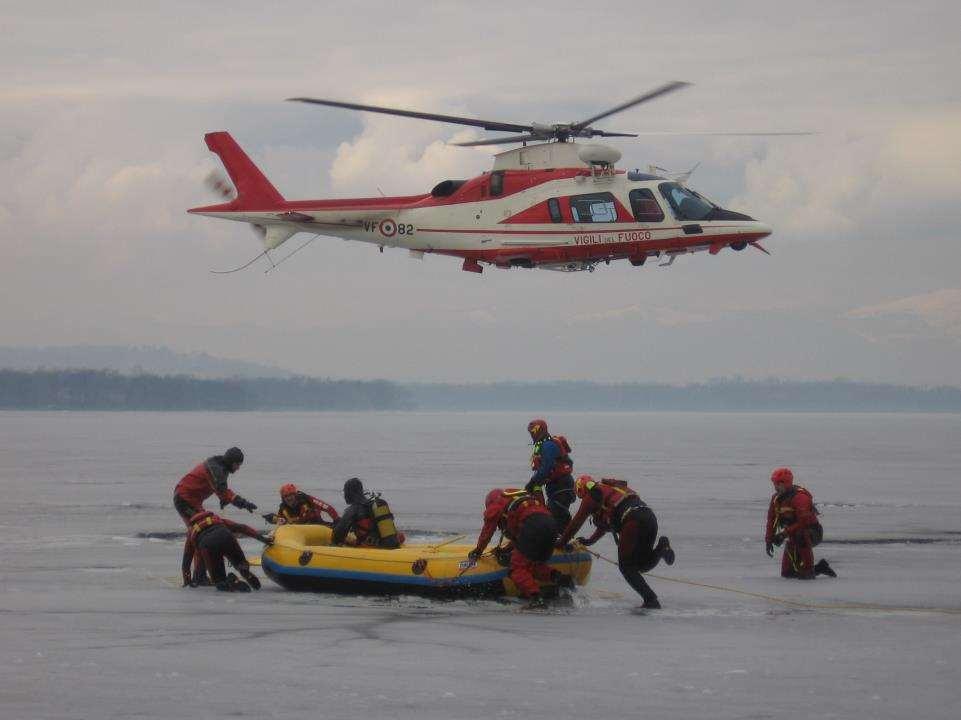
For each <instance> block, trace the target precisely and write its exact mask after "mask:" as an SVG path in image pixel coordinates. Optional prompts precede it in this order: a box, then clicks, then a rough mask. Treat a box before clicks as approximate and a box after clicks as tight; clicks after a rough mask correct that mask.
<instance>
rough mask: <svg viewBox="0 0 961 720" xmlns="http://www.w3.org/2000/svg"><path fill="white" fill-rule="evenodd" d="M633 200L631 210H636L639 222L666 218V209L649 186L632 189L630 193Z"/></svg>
mask: <svg viewBox="0 0 961 720" xmlns="http://www.w3.org/2000/svg"><path fill="white" fill-rule="evenodd" d="M628 198H629V199H630V201H631V210H632V211H633V212H634V219H635V220H637V221H638V222H661V221H663V220H664V211H663V210H661V206H660V205H658V204H657V200H655V199H654V193H652V192H651V191H650V190H648V189H647V188H640V189H638V190H631V194H630V195H628Z"/></svg>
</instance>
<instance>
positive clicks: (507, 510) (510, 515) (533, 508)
mask: <svg viewBox="0 0 961 720" xmlns="http://www.w3.org/2000/svg"><path fill="white" fill-rule="evenodd" d="M503 497H504V498H505V500H507V504H506V505H505V507H504V510H503V512H502V513H501V517H500V520H499V521H498V523H497V524H498V527H499V528H500V529H501V531H502V532H503V533H504V534H505V535H507V537H509V538H511V539H514V538H516V537H517V536H518V534H519V533H520V528H521V524H522V523H523V522H524V521H525V520H526V519H527V518H528V517H530V516H531V515H533V514H536V513H544V514H547V515H550V510H548V509H547V506H545V505H544V503H543V502H542V501H541V499H540V498H539V497H538V496H537V495H532V494H530V493H529V492H527V491H526V490H505V491H504V493H503Z"/></svg>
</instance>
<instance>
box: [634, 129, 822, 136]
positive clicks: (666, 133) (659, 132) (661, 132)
mask: <svg viewBox="0 0 961 720" xmlns="http://www.w3.org/2000/svg"><path fill="white" fill-rule="evenodd" d="M638 135H661V136H669V135H677V136H689V135H711V136H719V137H769V136H784V135H817V133H816V132H812V131H810V130H805V131H802V132H696V131H695V132H674V131H672V130H653V131H651V132H640V133H637V135H635V137H637V136H638Z"/></svg>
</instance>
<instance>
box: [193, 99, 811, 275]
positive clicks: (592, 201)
mask: <svg viewBox="0 0 961 720" xmlns="http://www.w3.org/2000/svg"><path fill="white" fill-rule="evenodd" d="M689 84H690V83H686V82H681V81H674V82H669V83H666V84H664V85H661V86H660V87H657V88H655V89H653V90H651V91H649V92H646V93H644V94H642V95H639V96H637V97H635V98H633V99H631V100H628V101H627V102H624V103H621V104H620V105H617V106H615V107H613V108H610V109H608V110H605V111H603V112H600V113H597V114H595V115H593V116H591V117H589V118H587V119H585V120H580V121H576V122H568V123H550V124H548V123H528V124H520V123H509V122H501V121H493V120H481V119H478V118H468V117H458V116H454V115H440V114H437V113H429V112H420V111H415V110H405V109H399V108H388V107H381V106H376V105H361V104H357V103H350V102H342V101H338V100H325V99H318V98H310V97H297V98H289V100H290V101H292V102H299V103H305V104H310V105H315V106H325V107H332V108H341V109H347V110H354V111H360V112H369V113H380V114H386V115H395V116H400V117H406V118H413V119H420V120H430V121H435V122H442V123H451V124H456V125H465V126H469V127H476V128H481V129H483V130H486V131H496V132H508V133H511V134H510V135H507V136H500V137H489V138H483V139H480V140H474V141H469V142H458V143H451V144H452V145H456V146H462V147H474V146H482V145H507V144H513V145H519V147H516V148H513V149H510V150H506V151H505V152H501V153H498V154H497V155H495V156H494V164H493V167H492V168H491V170H489V171H487V172H484V173H482V174H480V175H478V176H476V177H473V178H471V179H468V180H443V181H441V182H439V183H437V185H435V186H434V187H433V188H432V189H431V190H430V192H427V193H423V194H420V195H407V196H395V197H383V196H382V197H365V198H352V199H336V200H334V199H326V200H287V199H286V198H284V197H283V196H282V195H281V194H280V193H279V192H278V191H277V189H276V188H275V187H274V186H273V185H272V184H271V183H270V181H269V180H268V179H267V177H266V176H265V175H264V174H263V173H262V172H261V171H260V169H259V168H258V167H257V166H256V165H255V164H254V163H253V161H252V160H251V159H250V158H249V157H248V156H247V154H246V153H245V152H244V151H243V150H242V149H241V147H240V146H239V145H238V144H237V142H236V141H235V140H234V139H233V137H231V135H230V134H229V133H227V132H223V131H221V132H212V133H207V134H206V135H205V136H204V139H205V141H206V144H207V147H208V148H209V149H210V150H211V151H212V152H214V153H215V154H217V155H218V156H219V157H220V160H221V162H222V163H223V165H224V167H225V169H226V171H227V174H228V175H229V176H230V180H231V181H232V183H233V187H231V185H230V184H229V183H228V182H227V181H226V179H224V178H222V177H218V176H216V175H214V176H212V177H211V178H208V184H209V185H210V186H211V187H212V188H213V189H214V190H215V191H217V192H218V193H219V194H220V195H221V196H222V197H223V199H224V200H225V202H222V203H220V204H217V205H209V206H205V207H196V208H193V209H190V210H188V211H187V212H189V213H191V214H195V215H203V216H207V217H214V218H222V219H226V220H234V221H240V222H244V223H247V224H249V225H250V226H252V227H253V229H254V230H255V231H256V232H257V234H258V235H259V236H260V238H261V240H262V243H263V247H264V250H263V252H261V253H260V254H259V255H257V256H256V257H254V258H253V259H252V260H251V261H250V262H248V263H246V264H244V265H242V266H240V267H238V268H233V269H231V270H224V271H214V272H221V273H231V272H237V271H238V270H242V269H244V268H246V267H249V266H250V265H252V264H253V263H254V262H255V261H257V260H259V259H260V258H262V257H266V258H267V260H268V261H269V262H270V267H268V269H267V271H268V272H269V271H270V270H272V269H273V268H274V267H276V266H277V265H279V264H280V262H283V261H285V260H287V259H288V258H289V257H291V256H292V255H293V254H295V253H296V252H299V251H300V250H301V249H302V248H303V247H305V246H306V245H307V244H309V243H310V242H312V241H313V240H314V239H315V238H316V237H318V236H331V237H337V238H342V239H345V240H356V241H360V242H366V243H371V244H373V245H375V246H377V247H378V248H379V249H380V252H383V251H384V249H385V248H403V249H407V250H408V251H409V252H410V254H411V256H413V257H415V258H423V257H424V255H425V254H436V255H447V256H452V257H456V258H459V259H460V260H461V261H462V265H461V268H462V269H463V270H465V271H467V272H472V273H481V272H483V270H484V267H485V266H488V267H496V268H505V269H510V268H539V269H546V270H556V271H561V272H578V271H590V272H593V271H594V269H595V268H596V267H597V266H598V265H599V264H601V263H605V264H610V263H611V261H614V260H627V261H628V262H630V264H631V265H633V266H635V267H639V266H642V265H644V264H645V262H646V261H647V260H648V258H657V259H658V264H659V265H662V266H668V265H671V264H673V262H674V260H675V259H676V258H677V257H678V256H679V255H685V254H690V253H695V252H700V251H706V252H708V253H709V254H711V255H716V254H717V253H719V252H720V251H721V250H724V249H726V248H730V249H731V250H734V251H741V250H744V249H745V248H747V247H748V246H752V247H754V248H756V249H758V250H760V251H762V252H764V253H767V254H770V253H768V251H767V250H766V249H765V248H764V247H763V246H762V245H761V244H760V242H759V241H760V240H762V239H763V238H765V237H767V236H768V235H770V234H771V233H772V228H771V227H770V226H769V225H766V224H765V223H763V222H760V221H758V220H756V219H754V218H752V217H750V216H748V215H745V214H743V213H740V212H735V211H733V210H729V209H725V208H723V207H721V206H720V205H718V204H717V203H715V202H713V201H711V200H709V199H708V198H707V197H705V196H704V195H702V194H700V193H698V192H696V191H695V190H693V189H691V188H689V187H688V186H687V184H686V183H687V180H688V179H689V177H690V172H688V173H684V174H680V175H677V176H665V175H668V174H667V173H664V174H657V173H656V172H654V171H655V170H656V171H660V170H661V169H660V168H656V167H654V166H651V167H649V168H648V169H649V170H650V172H641V171H640V170H631V171H625V170H622V169H618V168H616V166H615V164H616V163H617V161H618V160H620V158H621V153H620V151H618V150H617V149H616V148H613V147H610V146H607V145H602V144H599V143H595V142H577V140H580V139H586V140H588V141H591V140H593V139H594V138H597V137H601V138H608V137H637V133H625V132H613V131H608V130H602V129H599V128H595V127H594V126H593V124H594V123H596V122H598V121H600V120H603V119H605V118H608V117H610V116H612V115H614V114H616V113H620V112H623V111H625V110H627V109H629V108H633V107H635V106H638V105H641V104H644V103H647V102H649V101H651V100H654V99H656V98H659V97H662V96H664V95H667V94H670V93H673V92H675V91H677V90H680V89H682V88H684V87H687V86H688V85H689ZM651 134H661V133H651ZM668 134H677V133H668ZM691 134H697V135H807V134H810V133H803V132H772V133H691ZM691 172H693V169H692V171H691ZM298 233H310V234H311V236H312V237H311V238H310V239H309V240H307V241H306V242H305V243H303V244H301V245H300V246H299V247H297V248H296V249H295V250H294V251H292V252H290V253H289V254H288V255H286V256H285V257H284V258H281V259H280V261H279V262H275V260H274V258H273V257H272V256H271V254H270V253H271V252H272V251H275V250H277V248H279V247H280V246H281V245H283V244H284V243H285V242H287V241H288V240H289V239H290V238H292V237H293V236H295V235H297V234H298Z"/></svg>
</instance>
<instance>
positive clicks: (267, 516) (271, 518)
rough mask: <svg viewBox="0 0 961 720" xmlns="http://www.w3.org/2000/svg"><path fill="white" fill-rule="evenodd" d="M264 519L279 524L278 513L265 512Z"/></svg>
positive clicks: (272, 523)
mask: <svg viewBox="0 0 961 720" xmlns="http://www.w3.org/2000/svg"><path fill="white" fill-rule="evenodd" d="M263 518H264V520H266V521H267V522H269V523H270V524H271V525H276V524H277V513H265V514H264V515H263Z"/></svg>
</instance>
